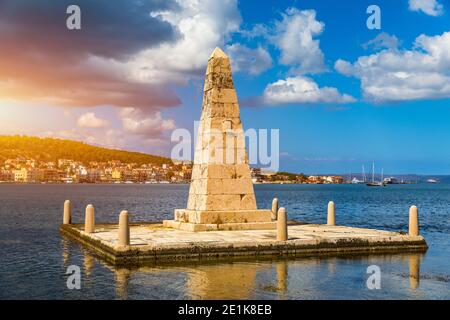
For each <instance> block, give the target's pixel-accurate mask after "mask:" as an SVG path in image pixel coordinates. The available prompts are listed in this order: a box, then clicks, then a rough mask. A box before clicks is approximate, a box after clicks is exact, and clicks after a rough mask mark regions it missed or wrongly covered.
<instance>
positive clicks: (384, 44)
mask: <svg viewBox="0 0 450 320" xmlns="http://www.w3.org/2000/svg"><path fill="white" fill-rule="evenodd" d="M398 46H399V41H398V38H397V37H396V36H394V35H392V36H391V35H390V34H388V33H386V32H382V33H380V34H378V35H377V36H376V37H375V38H374V39H372V40H370V41H368V42H367V43H364V44H363V45H362V47H363V48H364V49H366V50H367V49H369V48H372V49H374V50H380V49H397V48H398Z"/></svg>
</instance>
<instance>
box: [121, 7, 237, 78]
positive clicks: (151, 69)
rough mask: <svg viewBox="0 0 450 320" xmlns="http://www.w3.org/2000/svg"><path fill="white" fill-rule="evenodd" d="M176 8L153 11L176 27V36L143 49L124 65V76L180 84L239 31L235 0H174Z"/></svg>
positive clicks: (200, 72) (200, 67) (190, 76)
mask: <svg viewBox="0 0 450 320" xmlns="http://www.w3.org/2000/svg"><path fill="white" fill-rule="evenodd" d="M177 3H178V5H179V6H180V8H179V9H178V10H173V11H164V12H159V13H153V15H158V16H159V17H160V18H161V19H163V20H164V21H167V22H169V23H170V24H171V25H173V26H175V27H177V28H178V31H179V33H180V35H181V36H180V39H179V40H178V41H176V42H174V43H164V44H162V45H160V46H158V47H155V48H151V49H147V50H144V51H142V52H140V53H139V54H137V55H136V56H135V57H133V58H132V59H131V60H130V61H129V62H127V63H126V64H125V67H126V70H127V72H128V76H129V77H130V78H132V79H134V80H137V81H140V82H145V83H176V84H184V83H186V82H187V81H188V80H189V79H190V78H192V76H193V75H194V76H199V75H201V74H202V73H203V72H204V69H205V68H206V64H207V62H208V58H209V55H210V54H211V52H212V51H213V49H214V48H215V47H216V46H222V47H223V44H224V43H225V41H226V39H227V37H229V35H230V33H231V32H235V31H238V30H239V27H240V24H241V20H242V19H241V16H240V13H239V10H238V6H237V0H224V1H217V0H177Z"/></svg>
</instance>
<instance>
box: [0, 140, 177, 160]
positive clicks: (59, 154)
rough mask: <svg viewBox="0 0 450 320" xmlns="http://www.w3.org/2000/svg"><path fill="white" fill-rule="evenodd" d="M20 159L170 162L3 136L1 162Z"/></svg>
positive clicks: (82, 145) (79, 144)
mask: <svg viewBox="0 0 450 320" xmlns="http://www.w3.org/2000/svg"><path fill="white" fill-rule="evenodd" d="M17 157H25V158H32V159H35V160H39V161H57V160H58V159H72V160H75V161H80V162H83V163H84V164H87V163H89V162H90V161H98V162H106V161H111V160H119V161H121V162H123V163H137V164H144V163H154V164H163V163H170V161H171V160H170V159H169V158H164V157H159V156H152V155H148V154H145V153H139V152H129V151H123V150H115V149H107V148H101V147H95V146H91V145H88V144H86V143H83V142H78V141H71V140H62V139H53V138H37V137H29V136H18V135H16V136H0V161H1V162H3V161H4V160H6V159H14V158H17Z"/></svg>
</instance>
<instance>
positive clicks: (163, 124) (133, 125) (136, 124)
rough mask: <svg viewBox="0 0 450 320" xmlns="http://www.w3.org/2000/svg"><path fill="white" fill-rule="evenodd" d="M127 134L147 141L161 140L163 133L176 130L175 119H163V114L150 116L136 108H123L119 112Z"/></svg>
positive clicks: (157, 113) (156, 113) (155, 113)
mask: <svg viewBox="0 0 450 320" xmlns="http://www.w3.org/2000/svg"><path fill="white" fill-rule="evenodd" d="M119 116H120V117H121V119H122V124H123V129H124V132H125V133H130V134H133V135H138V136H141V137H143V138H145V139H152V138H159V137H161V135H162V133H163V132H164V131H167V130H171V129H174V128H175V121H174V120H173V119H163V118H162V116H161V112H154V113H152V114H150V115H147V114H145V113H144V112H143V111H141V110H139V109H136V108H123V109H121V110H120V111H119Z"/></svg>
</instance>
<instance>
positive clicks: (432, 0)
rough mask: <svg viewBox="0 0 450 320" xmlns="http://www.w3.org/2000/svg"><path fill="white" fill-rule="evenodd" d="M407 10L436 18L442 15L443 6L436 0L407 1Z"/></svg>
mask: <svg viewBox="0 0 450 320" xmlns="http://www.w3.org/2000/svg"><path fill="white" fill-rule="evenodd" d="M409 10H411V11H422V12H423V13H425V14H427V15H430V16H434V17H436V16H439V15H441V14H443V13H444V6H443V5H442V4H440V3H439V2H438V1H437V0H409Z"/></svg>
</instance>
